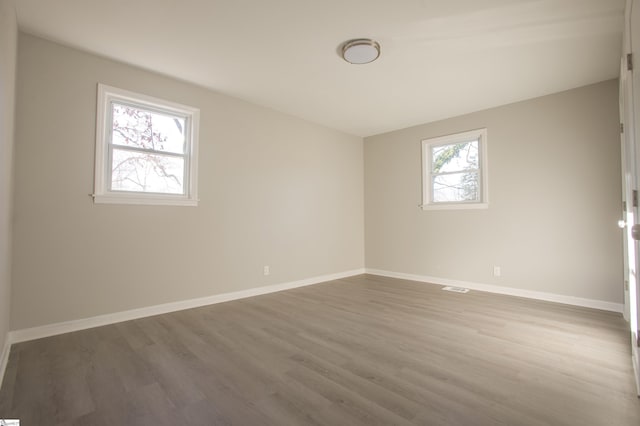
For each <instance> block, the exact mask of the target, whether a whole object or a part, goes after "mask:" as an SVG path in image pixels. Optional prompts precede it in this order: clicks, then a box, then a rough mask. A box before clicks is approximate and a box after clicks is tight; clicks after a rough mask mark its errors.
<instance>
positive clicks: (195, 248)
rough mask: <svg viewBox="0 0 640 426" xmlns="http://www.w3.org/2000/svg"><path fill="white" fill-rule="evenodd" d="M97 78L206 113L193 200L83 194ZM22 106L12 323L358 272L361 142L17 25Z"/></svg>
mask: <svg viewBox="0 0 640 426" xmlns="http://www.w3.org/2000/svg"><path fill="white" fill-rule="evenodd" d="M98 82H101V83H105V84H109V85H112V86H116V87H120V88H123V89H128V90H132V91H136V92H139V93H144V94H147V95H151V96H155V97H159V98H163V99H167V100H171V101H174V102H178V103H182V104H186V105H190V106H194V107H197V108H200V113H201V116H200V120H201V124H200V157H199V196H200V204H199V206H198V207H195V208H194V207H172V206H129V205H95V204H94V203H93V202H92V200H91V198H90V197H89V196H88V194H89V193H91V192H92V191H93V172H94V170H93V160H94V143H95V113H96V84H97V83H98ZM16 114H17V115H16V116H17V124H16V152H15V216H16V220H15V227H14V257H15V261H14V271H13V296H12V307H13V313H12V316H11V318H12V320H11V327H12V329H22V328H27V327H32V326H38V325H43V324H48V323H55V322H60V321H65V320H73V319H79V318H86V317H91V316H95V315H100V314H106V313H112V312H118V311H123V310H128V309H132V308H139V307H144V306H151V305H156V304H161V303H166V302H173V301H178V300H183V299H189V298H196V297H202V296H208V295H214V294H220V293H225V292H230V291H237V290H243V289H248V288H253V287H259V286H264V285H269V284H276V283H283V282H289V281H293V280H298V279H304V278H310V277H316V276H321V275H324V274H332V273H339V272H343V271H348V270H353V269H358V268H363V267H364V250H363V239H364V227H363V217H364V212H363V205H364V200H363V198H364V197H363V147H362V139H361V138H358V137H354V136H350V135H347V134H344V133H340V132H338V131H335V130H332V129H328V128H325V127H321V126H319V125H316V124H312V123H309V122H306V121H303V120H300V119H297V118H294V117H291V116H288V115H284V114H281V113H278V112H276V111H273V110H269V109H265V108H262V107H258V106H255V105H252V104H249V103H246V102H243V101H240V100H237V99H233V98H230V97H227V96H224V95H221V94H217V93H214V92H211V91H207V90H205V89H203V88H201V87H197V86H194V85H190V84H187V83H184V82H180V81H176V80H173V79H170V78H166V77H163V76H160V75H158V74H154V73H151V72H147V71H144V70H140V69H137V68H133V67H131V66H128V65H125V64H122V63H118V62H114V61H111V60H107V59H104V58H100V57H97V56H93V55H91V54H87V53H83V52H80V51H77V50H73V49H70V48H67V47H63V46H60V45H57V44H54V43H51V42H48V41H45V40H42V39H39V38H36V37H33V36H30V35H25V34H22V33H21V34H20V37H19V49H18V86H17V111H16ZM263 265H269V266H270V267H271V275H269V276H267V277H265V276H263V274H262V268H263Z"/></svg>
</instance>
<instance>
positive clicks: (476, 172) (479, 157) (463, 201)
mask: <svg viewBox="0 0 640 426" xmlns="http://www.w3.org/2000/svg"><path fill="white" fill-rule="evenodd" d="M422 187H423V198H422V208H423V209H425V210H431V209H473V208H487V207H488V201H489V200H488V191H487V129H479V130H472V131H469V132H464V133H457V134H454V135H448V136H441V137H438V138H432V139H425V140H423V141H422Z"/></svg>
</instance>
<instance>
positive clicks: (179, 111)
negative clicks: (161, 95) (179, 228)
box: [94, 84, 199, 205]
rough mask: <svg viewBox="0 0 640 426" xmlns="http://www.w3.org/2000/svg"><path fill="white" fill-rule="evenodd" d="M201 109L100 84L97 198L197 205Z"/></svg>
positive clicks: (141, 202)
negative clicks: (198, 131) (198, 139)
mask: <svg viewBox="0 0 640 426" xmlns="http://www.w3.org/2000/svg"><path fill="white" fill-rule="evenodd" d="M198 118H199V111H198V110H197V109H195V108H191V107H186V106H183V105H179V104H175V103H172V102H168V101H163V100H159V99H156V98H151V97H148V96H145V95H139V94H135V93H132V92H128V91H125V90H121V89H116V88H113V87H109V86H105V85H102V84H100V85H98V125H97V130H96V132H97V134H96V179H95V194H94V198H95V201H96V202H97V203H126V204H176V205H197V192H196V188H197V185H196V183H197V182H196V178H197V130H198V127H197V126H198Z"/></svg>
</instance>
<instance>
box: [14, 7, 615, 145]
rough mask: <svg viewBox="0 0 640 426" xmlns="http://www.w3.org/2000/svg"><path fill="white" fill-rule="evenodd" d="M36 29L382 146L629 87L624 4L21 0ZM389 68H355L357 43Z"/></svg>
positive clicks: (28, 27) (22, 20) (21, 11)
mask: <svg viewBox="0 0 640 426" xmlns="http://www.w3.org/2000/svg"><path fill="white" fill-rule="evenodd" d="M15 4H16V9H17V13H18V22H19V25H20V27H21V29H22V30H23V31H26V32H29V33H32V34H35V35H38V36H42V37H45V38H47V39H51V40H54V41H57V42H60V43H63V44H67V45H70V46H74V47H77V48H80V49H83V50H87V51H90V52H94V53H97V54H100V55H104V56H107V57H110V58H114V59H117V60H120V61H124V62H127V63H130V64H133V65H137V66H140V67H143V68H146V69H151V70H154V71H157V72H160V73H163V74H167V75H170V76H174V77H177V78H180V79H183V80H187V81H191V82H194V83H197V84H199V85H202V86H205V87H208V88H211V89H213V90H215V91H218V92H222V93H225V94H228V95H231V96H235V97H238V98H241V99H245V100H247V101H250V102H254V103H256V104H260V105H264V106H267V107H271V108H274V109H276V110H279V111H282V112H286V113H289V114H292V115H295V116H298V117H302V118H305V119H307V120H310V121H314V122H317V123H321V124H324V125H326V126H329V127H332V128H335V129H339V130H343V131H345V132H348V133H351V134H354V135H359V136H369V135H373V134H378V133H382V132H387V131H391V130H395V129H399V128H404V127H408V126H411V125H416V124H421V123H426V122H430V121H434V120H438V119H442V118H446V117H452V116H456V115H461V114H464V113H468V112H472V111H477V110H481V109H485V108H489V107H493V106H497V105H503V104H506V103H510V102H515V101H519V100H523V99H528V98H532V97H536V96H541V95H545V94H549V93H554V92H558V91H561V90H566V89H570V88H574V87H579V86H583V85H586V84H590V83H594V82H598V81H602V80H606V79H610V78H615V77H616V76H617V73H618V67H619V58H620V54H621V43H622V42H621V37H622V28H623V11H624V0H55V1H52V0H15ZM362 37H369V38H373V39H375V40H377V41H378V42H379V43H380V45H381V50H382V53H381V56H380V58H379V59H378V60H377V61H376V62H374V63H371V64H368V65H351V64H348V63H346V62H345V61H343V60H342V59H341V58H340V57H339V55H338V48H339V46H340V44H341V43H342V42H344V41H346V40H348V39H352V38H362Z"/></svg>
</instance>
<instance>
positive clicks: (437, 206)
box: [420, 203, 489, 210]
mask: <svg viewBox="0 0 640 426" xmlns="http://www.w3.org/2000/svg"><path fill="white" fill-rule="evenodd" d="M420 208H422V210H479V209H488V208H489V203H464V204H463V203H460V204H453V203H452V204H422V205H420Z"/></svg>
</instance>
